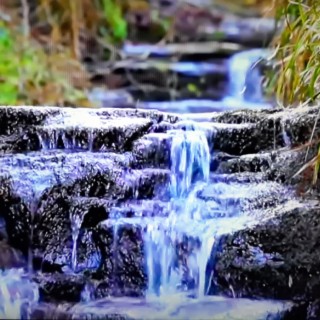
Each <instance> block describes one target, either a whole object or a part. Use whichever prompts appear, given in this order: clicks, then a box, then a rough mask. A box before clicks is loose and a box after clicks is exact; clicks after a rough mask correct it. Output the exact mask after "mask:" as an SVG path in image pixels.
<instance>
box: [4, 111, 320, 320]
mask: <svg viewBox="0 0 320 320" xmlns="http://www.w3.org/2000/svg"><path fill="white" fill-rule="evenodd" d="M317 112H318V111H317V108H316V107H308V108H301V109H297V110H295V111H294V112H293V111H291V110H288V111H284V110H266V111H260V112H257V111H249V110H247V111H236V112H228V113H221V114H220V113H217V114H214V115H213V116H212V119H211V121H206V122H203V123H201V122H199V123H193V122H190V121H189V120H186V119H184V118H183V117H182V116H180V117H178V116H176V115H170V114H164V113H161V112H158V111H145V110H138V109H136V110H135V109H90V110H87V109H69V108H65V109H58V108H53V107H52V108H46V107H43V108H40V107H39V108H28V107H25V108H24V107H17V108H9V107H8V108H5V107H1V108H0V115H3V118H0V119H1V121H3V122H2V124H3V126H2V127H1V130H2V131H1V134H3V135H5V136H6V137H10V138H8V139H7V140H5V142H6V146H7V147H6V148H3V149H1V150H2V153H1V156H0V164H1V166H0V168H1V172H0V209H1V210H0V213H1V230H3V232H1V237H2V238H1V239H3V241H6V243H7V244H6V245H7V246H11V247H12V248H15V250H21V251H22V252H23V255H24V257H23V256H22V255H20V256H19V255H15V254H9V255H8V257H3V259H2V256H0V264H1V265H0V266H2V264H3V266H2V267H3V268H5V267H6V266H9V267H12V266H15V265H16V263H17V264H19V263H20V261H26V259H27V256H28V250H29V248H30V247H31V248H32V250H33V259H34V268H35V270H36V271H37V275H36V276H35V281H36V283H38V285H39V288H40V289H39V290H40V295H41V299H42V300H43V301H46V302H53V301H54V303H63V302H68V303H77V302H79V301H88V300H90V299H91V300H92V299H99V298H104V297H109V296H115V297H131V298H132V297H135V298H137V297H140V298H141V297H144V296H145V294H146V289H147V288H148V286H149V285H150V283H148V274H147V261H146V252H147V248H146V234H147V229H148V226H149V225H151V224H153V226H154V227H155V228H158V229H159V230H166V228H169V227H170V226H169V225H167V224H166V220H165V219H166V218H167V217H168V216H169V215H170V212H171V211H172V210H173V209H174V210H175V209H176V208H186V209H187V210H188V212H189V214H190V215H191V216H192V217H193V219H194V220H193V223H192V225H191V224H190V222H185V221H184V220H183V217H179V219H180V218H181V226H179V225H177V226H176V227H177V229H176V230H175V232H176V238H175V239H174V241H173V240H172V239H171V240H172V242H170V243H171V244H172V250H173V252H174V255H173V256H174V257H175V258H174V259H175V261H174V267H173V268H174V270H175V271H177V272H178V273H179V275H180V276H181V279H180V280H181V281H180V282H181V283H180V284H179V288H180V289H181V290H182V291H183V290H187V291H190V290H191V291H192V290H194V289H195V287H196V285H197V284H198V281H199V279H198V278H199V275H197V272H195V270H194V260H195V257H196V255H197V252H198V251H199V248H200V249H201V247H202V246H203V245H204V242H205V241H207V240H206V238H201V237H200V236H199V235H201V234H208V235H209V236H210V237H211V238H212V237H214V238H215V240H214V241H213V243H214V245H213V248H212V252H211V258H210V252H209V255H208V257H209V258H210V259H209V263H208V265H207V267H206V271H205V273H206V280H205V281H206V283H207V284H208V290H209V291H208V292H209V294H213V293H214V294H216V293H221V294H225V295H228V296H231V297H232V296H236V297H239V298H240V297H241V298H243V297H247V298H266V299H284V300H292V301H295V302H297V301H298V302H299V303H300V302H303V303H305V307H304V309H303V308H302V307H301V308H302V309H303V310H304V311H303V312H305V316H304V318H301V319H313V318H312V317H316V315H317V312H318V309H317V305H318V304H317V301H318V299H319V288H318V286H319V284H318V282H319V279H320V276H319V272H318V267H319V261H318V257H319V256H320V253H319V254H317V246H318V242H319V241H320V240H319V239H318V234H319V230H318V229H317V226H318V224H319V223H318V222H319V221H320V217H318V211H319V209H318V203H317V202H314V201H313V202H311V201H306V200H304V199H302V198H301V197H299V195H298V194H297V193H296V186H297V182H299V181H300V180H299V179H298V180H294V179H293V180H292V179H291V180H292V181H291V180H290V179H289V178H290V177H292V176H293V174H294V173H295V172H296V171H297V169H298V168H299V166H300V165H301V163H303V161H304V158H305V152H304V149H302V150H292V148H293V147H298V146H300V145H301V144H303V143H305V142H307V141H308V139H309V137H310V134H311V132H312V130H313V126H314V121H315V119H316V117H317ZM297 119H298V120H297ZM190 130H191V131H194V132H195V133H196V132H198V131H201V132H202V133H204V137H206V139H207V141H208V142H209V145H210V148H211V150H210V153H211V174H210V177H209V180H208V182H207V184H206V185H203V186H200V187H199V188H198V189H195V190H194V191H192V192H194V199H196V201H197V203H199V207H197V208H196V207H194V205H193V203H192V202H186V201H187V200H184V199H182V201H180V202H177V203H174V204H172V203H171V201H170V198H171V196H170V194H169V185H170V181H171V180H170V179H171V177H172V171H170V168H171V163H172V161H173V159H172V157H173V154H172V149H171V147H172V144H173V143H174V141H175V140H174V139H175V137H176V136H177V135H180V137H182V138H181V139H182V140H181V141H182V142H181V143H182V144H185V145H186V146H188V143H189V144H190V143H191V142H190V141H194V140H190V141H189V140H183V139H184V138H185V137H186V131H190ZM318 136H319V132H318V130H317V128H316V130H315V137H316V138H317V137H318ZM12 137H15V138H14V139H13V138H12ZM188 150H189V149H188ZM197 150H198V152H201V149H197ZM315 152H316V150H315V149H314V148H311V149H310V151H309V153H310V154H309V157H312V156H313V155H314V154H315ZM171 169H172V168H171ZM195 174H201V170H200V169H199V168H196V170H195ZM284 182H285V183H284ZM287 182H290V184H289V183H287ZM172 206H174V207H172ZM199 208H200V209H199ZM239 213H241V219H239ZM240 220H241V221H240ZM210 237H209V238H210ZM211 238H210V239H211ZM171 240H170V241H171ZM201 241H202V242H203V243H202V242H201ZM11 247H10V248H11ZM6 248H7V247H6ZM8 248H9V247H8ZM6 250H7V249H6ZM6 250H2V251H3V254H4V253H5V252H7V251H6ZM10 250H11V249H10ZM10 250H9V251H10ZM12 250H14V249H12ZM9 251H8V252H9ZM18 257H19V258H18ZM157 259H160V258H159V257H157ZM212 259H213V260H212ZM18 262H19V263H18ZM19 266H20V265H19ZM22 266H25V264H24V265H23V264H22ZM38 273H39V274H38ZM153 285H154V286H155V287H157V286H159V284H157V283H154V284H153ZM157 290H160V289H159V288H158V289H157ZM192 292H193V291H192ZM47 308H48V309H47ZM112 308H113V307H111V309H112ZM114 308H116V307H114ZM186 308H187V307H186ZM219 308H220V307H219ZM219 308H218V309H219ZM224 308H225V307H221V310H224ZM232 308H235V309H236V308H237V307H236V306H232ZM301 308H300V309H299V310H302V309H301ZM111 309H110V310H109V309H108V311H106V312H105V313H104V314H103V315H101V314H99V316H98V315H97V314H96V311H93V310H91V311H90V310H89V309H88V310H89V311H86V312H85V311H83V313H82V315H81V317H82V316H83V317H84V316H85V315H84V314H86V316H87V317H89V318H90V317H92V318H93V319H96V318H99V317H100V316H101V317H102V318H103V319H107V318H108V317H109V316H110V315H111V314H112V312H114V314H117V312H115V311H114V310H115V309H112V310H111ZM50 310H51V311H50ZM148 310H149V309H148ZM219 310H220V309H219ZM46 312H48V314H51V313H50V312H57V314H56V316H57V317H58V318H59V317H61V318H63V317H67V318H68V317H69V316H70V310H69V311H68V310H67V309H66V310H61V311H59V310H58V309H56V310H55V311H53V308H52V305H46V306H44V305H41V306H38V307H36V308H35V310H34V311H33V318H35V319H37V318H39V317H40V316H43V315H44V314H46V315H47V313H46ZM68 312H69V313H68ZM181 312H182V311H181ZM181 312H180V311H179V312H178V313H179V317H180V318H183V317H184V316H185V315H186V313H187V312H188V311H183V312H185V313H183V312H182V313H181ZM199 312H200V311H199ZM290 312H291V314H293V311H292V310H291V309H290ZM297 312H298V311H297ZM301 312H302V311H301ZM178 313H177V315H178ZM307 313H308V317H307V315H306V314H307ZM221 314H223V312H222V313H221ZM219 316H220V315H219ZM278 316H279V317H278V318H274V319H290V318H289V313H288V312H287V313H286V316H287V318H285V315H284V313H281V315H278ZM50 317H51V316H50ZM52 317H53V316H52ZM79 317H80V315H79ZM121 317H126V318H130V319H136V316H134V315H130V314H128V315H123V314H119V319H120V318H121ZM138 318H139V317H138ZM217 319H219V318H218V315H217ZM230 319H231V318H230ZM235 319H238V318H236V317H235ZM248 319H249V318H248ZM252 319H258V318H257V317H256V318H255V317H253V318H252ZM259 319H260V318H259ZM261 319H270V318H267V316H266V317H265V318H261ZM271 319H273V318H271ZM292 319H294V318H292ZM297 319H298V318H297ZM314 319H315V318H314Z"/></svg>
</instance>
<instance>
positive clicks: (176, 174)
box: [145, 123, 212, 295]
mask: <svg viewBox="0 0 320 320" xmlns="http://www.w3.org/2000/svg"><path fill="white" fill-rule="evenodd" d="M209 173H210V148H209V145H208V139H207V137H206V134H205V131H204V130H201V129H200V128H198V126H197V125H195V124H192V123H189V125H188V126H184V130H181V129H180V130H173V132H172V138H171V183H170V194H171V212H170V214H169V217H168V218H167V219H166V221H165V222H164V223H161V224H159V223H157V222H156V223H155V224H152V225H148V226H147V231H146V235H145V244H146V251H147V252H146V253H147V271H148V279H149V282H148V293H149V294H157V295H159V294H161V295H165V294H169V293H173V292H175V291H177V289H178V288H179V287H180V289H183V287H185V286H184V285H183V278H184V277H185V275H184V273H185V270H183V268H181V266H178V265H177V263H176V261H175V259H176V255H177V252H176V250H177V248H176V241H175V240H176V239H177V237H181V236H183V234H179V233H181V231H179V232H178V231H177V227H178V229H180V226H181V225H182V224H183V223H192V220H194V219H201V213H200V212H199V210H200V209H201V208H200V205H201V203H200V202H199V201H198V199H197V194H198V192H199V191H200V190H201V189H202V188H203V186H204V184H205V183H207V182H208V181H209ZM197 213H198V214H197ZM201 240H202V239H201ZM203 240H204V241H201V242H202V243H201V247H200V249H199V254H198V255H197V254H196V255H197V257H195V260H194V261H195V264H194V263H192V262H191V263H190V265H193V267H192V268H191V270H190V272H191V274H193V273H196V274H197V275H198V276H197V277H194V278H197V279H198V281H197V282H198V283H197V286H198V290H199V292H198V295H203V293H204V290H205V288H204V282H205V280H204V279H203V278H204V277H205V268H206V264H207V257H208V256H209V254H210V252H211V247H210V248H207V244H206V243H205V242H206V241H208V239H203ZM210 243H212V242H210V241H209V244H210ZM204 248H205V249H204ZM204 251H205V252H204ZM207 251H208V252H209V254H207ZM204 253H205V255H204ZM187 276H188V275H187Z"/></svg>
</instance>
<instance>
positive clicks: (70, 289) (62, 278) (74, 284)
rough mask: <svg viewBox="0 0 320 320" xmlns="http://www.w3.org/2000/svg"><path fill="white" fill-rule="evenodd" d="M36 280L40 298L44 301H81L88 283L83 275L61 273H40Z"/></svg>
mask: <svg viewBox="0 0 320 320" xmlns="http://www.w3.org/2000/svg"><path fill="white" fill-rule="evenodd" d="M35 281H36V282H37V283H38V284H39V293H40V300H41V301H44V302H51V301H65V302H79V301H81V293H82V292H83V290H84V289H85V285H86V279H85V278H84V277H83V276H76V275H68V274H59V273H53V274H50V275H48V274H47V275H40V276H37V277H36V278H35Z"/></svg>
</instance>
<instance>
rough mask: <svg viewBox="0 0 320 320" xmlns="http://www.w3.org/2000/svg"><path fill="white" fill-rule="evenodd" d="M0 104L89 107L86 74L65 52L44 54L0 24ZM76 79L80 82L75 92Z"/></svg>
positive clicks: (12, 30) (30, 42) (13, 30)
mask: <svg viewBox="0 0 320 320" xmlns="http://www.w3.org/2000/svg"><path fill="white" fill-rule="evenodd" d="M0 75H1V76H0V92H1V95H0V104H2V105H17V104H39V105H61V106H63V105H65V104H71V105H73V104H74V105H80V106H81V105H82V106H89V105H90V104H89V103H88V101H87V98H86V96H85V92H84V88H85V86H84V83H85V78H86V73H85V70H84V69H83V67H82V66H81V65H80V63H78V62H77V61H75V60H74V59H72V57H71V54H68V53H67V52H66V51H63V52H56V53H46V52H45V51H44V49H43V48H42V47H41V46H40V45H39V44H38V43H37V42H36V41H34V40H32V39H29V38H25V36H24V35H23V34H22V33H20V32H19V31H17V30H15V29H13V28H10V27H9V26H6V25H5V24H4V23H1V24H0ZM76 77H78V78H80V81H82V85H81V90H80V88H79V87H80V86H78V88H77V84H76V79H75V78H76Z"/></svg>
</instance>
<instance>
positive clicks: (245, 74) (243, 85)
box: [224, 49, 270, 104]
mask: <svg viewBox="0 0 320 320" xmlns="http://www.w3.org/2000/svg"><path fill="white" fill-rule="evenodd" d="M268 55H270V52H269V50H266V49H252V50H247V51H242V52H239V53H236V54H234V55H233V56H232V57H231V58H230V60H229V63H228V69H229V91H228V95H227V97H226V98H225V99H224V100H225V102H228V103H229V102H233V101H234V102H236V103H238V104H239V102H249V103H263V102H264V97H263V89H262V79H263V78H262V74H261V71H260V69H259V61H260V60H261V59H263V58H267V57H268Z"/></svg>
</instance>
